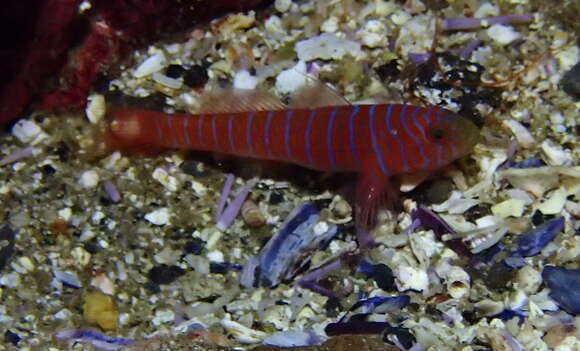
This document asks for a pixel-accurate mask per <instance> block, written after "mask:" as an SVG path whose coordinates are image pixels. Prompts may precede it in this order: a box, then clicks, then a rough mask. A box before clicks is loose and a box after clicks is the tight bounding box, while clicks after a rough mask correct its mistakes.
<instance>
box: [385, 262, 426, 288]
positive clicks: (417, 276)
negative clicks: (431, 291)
mask: <svg viewBox="0 0 580 351" xmlns="http://www.w3.org/2000/svg"><path fill="white" fill-rule="evenodd" d="M393 274H394V275H395V277H396V278H397V279H396V281H395V282H396V284H397V289H398V290H399V291H407V290H415V291H425V290H427V288H428V287H429V276H428V275H427V272H426V271H425V270H424V269H421V268H415V267H411V266H405V265H399V266H397V267H396V268H395V269H394V270H393Z"/></svg>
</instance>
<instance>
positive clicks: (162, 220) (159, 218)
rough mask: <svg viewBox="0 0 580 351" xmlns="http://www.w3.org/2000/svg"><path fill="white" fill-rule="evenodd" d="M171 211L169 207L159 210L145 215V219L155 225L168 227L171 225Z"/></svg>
mask: <svg viewBox="0 0 580 351" xmlns="http://www.w3.org/2000/svg"><path fill="white" fill-rule="evenodd" d="M169 217H170V215H169V209H168V208H167V207H163V208H159V209H157V210H154V211H152V212H149V213H147V214H146V215H145V219H146V220H148V221H149V222H150V223H153V224H155V225H166V224H167V223H169Z"/></svg>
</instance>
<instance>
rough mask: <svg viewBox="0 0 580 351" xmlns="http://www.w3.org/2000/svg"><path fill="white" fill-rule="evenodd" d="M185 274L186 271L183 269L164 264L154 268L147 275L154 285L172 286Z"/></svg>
mask: <svg viewBox="0 0 580 351" xmlns="http://www.w3.org/2000/svg"><path fill="white" fill-rule="evenodd" d="M184 273H185V270H184V269H183V268H180V267H178V266H168V265H165V264H162V265H159V266H157V267H153V268H152V269H151V270H150V271H149V273H147V278H149V280H150V281H151V282H152V283H154V284H159V285H163V284H171V283H173V282H174V281H175V280H176V279H177V278H179V277H180V276H182V275H183V274H184Z"/></svg>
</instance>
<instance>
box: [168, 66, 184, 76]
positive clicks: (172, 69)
mask: <svg viewBox="0 0 580 351" xmlns="http://www.w3.org/2000/svg"><path fill="white" fill-rule="evenodd" d="M185 72H186V70H185V68H183V66H182V65H175V64H173V65H169V66H167V69H166V70H165V75H166V76H168V77H169V78H173V79H177V78H181V77H183V75H185Z"/></svg>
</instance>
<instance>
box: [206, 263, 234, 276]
mask: <svg viewBox="0 0 580 351" xmlns="http://www.w3.org/2000/svg"><path fill="white" fill-rule="evenodd" d="M229 270H230V266H229V265H227V264H225V263H218V262H211V263H210V264H209V272H210V273H213V274H226V273H227V272H228V271H229Z"/></svg>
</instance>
